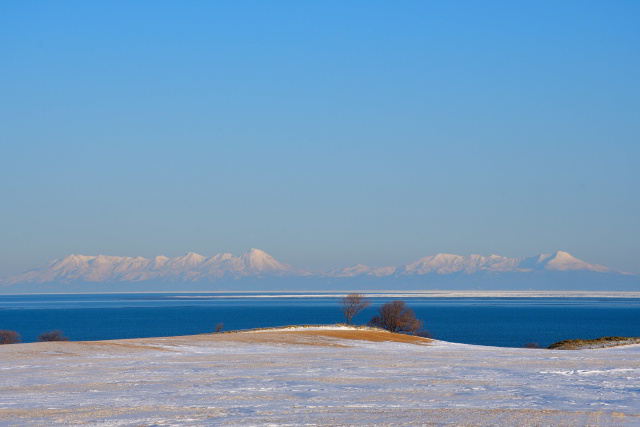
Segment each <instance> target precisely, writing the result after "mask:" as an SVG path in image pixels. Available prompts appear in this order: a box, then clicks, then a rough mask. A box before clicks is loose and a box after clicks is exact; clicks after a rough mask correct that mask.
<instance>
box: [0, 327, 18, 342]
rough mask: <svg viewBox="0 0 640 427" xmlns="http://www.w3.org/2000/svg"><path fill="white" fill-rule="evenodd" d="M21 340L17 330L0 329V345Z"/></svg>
mask: <svg viewBox="0 0 640 427" xmlns="http://www.w3.org/2000/svg"><path fill="white" fill-rule="evenodd" d="M19 342H20V334H19V333H17V332H16V331H7V330H0V345H2V344H17V343H19Z"/></svg>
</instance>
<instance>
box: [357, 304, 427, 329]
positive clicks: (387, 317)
mask: <svg viewBox="0 0 640 427" xmlns="http://www.w3.org/2000/svg"><path fill="white" fill-rule="evenodd" d="M378 313H379V314H378V315H377V316H374V317H373V318H372V319H371V320H370V321H369V326H376V327H378V328H382V329H386V330H387V331H391V332H399V333H405V334H409V335H415V334H417V333H418V332H420V330H421V329H422V322H421V321H420V320H418V319H416V315H415V314H414V313H413V310H411V309H410V308H409V307H407V306H406V305H405V304H404V301H391V302H388V303H386V304H384V305H382V306H381V307H380V308H379V309H378Z"/></svg>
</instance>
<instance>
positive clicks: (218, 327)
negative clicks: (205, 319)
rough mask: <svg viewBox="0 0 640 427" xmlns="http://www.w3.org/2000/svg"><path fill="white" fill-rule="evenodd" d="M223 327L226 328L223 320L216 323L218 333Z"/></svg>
mask: <svg viewBox="0 0 640 427" xmlns="http://www.w3.org/2000/svg"><path fill="white" fill-rule="evenodd" d="M223 328H224V323H222V322H220V323H216V333H217V332H220V331H222V329H223Z"/></svg>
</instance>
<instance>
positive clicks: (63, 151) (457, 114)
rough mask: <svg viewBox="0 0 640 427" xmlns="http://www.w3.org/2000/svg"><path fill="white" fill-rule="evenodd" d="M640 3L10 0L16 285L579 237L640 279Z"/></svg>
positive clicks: (391, 256)
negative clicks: (156, 264)
mask: <svg viewBox="0 0 640 427" xmlns="http://www.w3.org/2000/svg"><path fill="white" fill-rule="evenodd" d="M639 22H640V2H639V1H636V0H634V1H615V2H607V1H593V2H591V1H575V2H573V1H549V2H544V1H531V2H520V1H518V2H514V1H499V2H498V1H495V2H480V1H466V2H465V1H448V0H447V1H415V2H413V1H368V0H367V1H347V2H344V1H316V2H309V1H302V2H301V1H290V2H276V1H258V2H246V1H217V2H212V1H202V2H198V1H191V2H178V1H170V2H169V1H167V2H163V1H153V2H151V1H149V2H145V1H135V2H129V1H122V2H118V1H108V2H85V1H68V2H28V1H2V2H0V77H1V78H0V276H3V275H8V274H12V273H16V272H18V271H22V270H25V269H28V268H32V267H35V266H36V265H39V264H42V263H44V262H45V261H47V260H50V259H53V258H60V257H64V256H66V255H68V254H70V253H83V254H109V255H129V256H137V255H141V256H146V257H149V256H154V255H159V254H163V255H166V256H177V255H182V254H184V253H186V252H188V251H194V252H198V253H201V254H203V255H213V254H215V253H218V252H223V251H224V252H232V253H235V254H238V255H239V254H241V253H243V252H245V251H246V250H248V249H249V248H251V247H257V248H260V249H263V250H265V251H267V252H269V253H270V254H272V255H274V256H275V257H276V258H277V259H279V260H281V261H284V262H288V263H291V264H293V265H296V266H298V267H301V268H309V269H312V270H323V269H330V268H337V267H343V266H346V265H349V264H355V263H365V264H369V265H389V264H400V263H404V262H408V261H413V260H416V259H418V258H420V257H422V256H426V255H431V254H434V253H437V252H449V253H457V254H461V255H467V254H471V253H479V254H484V255H489V254H492V253H496V254H500V255H505V256H526V255H534V254H536V253H540V252H552V251H555V250H557V249H561V250H566V251H568V252H570V253H572V254H573V255H574V256H576V257H579V258H582V259H584V260H586V261H589V262H594V263H600V264H605V265H607V266H610V267H612V268H616V269H622V270H626V271H632V272H636V273H640V215H639V213H640V25H639Z"/></svg>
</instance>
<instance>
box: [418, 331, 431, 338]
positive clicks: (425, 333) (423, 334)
mask: <svg viewBox="0 0 640 427" xmlns="http://www.w3.org/2000/svg"><path fill="white" fill-rule="evenodd" d="M416 336H417V337H422V338H433V334H431V332H429V331H427V330H426V329H425V330H423V331H420V332H418V333H416Z"/></svg>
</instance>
